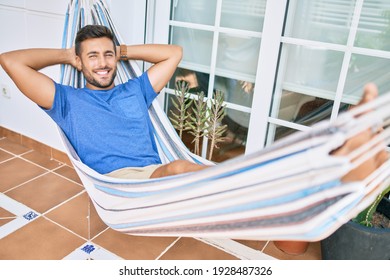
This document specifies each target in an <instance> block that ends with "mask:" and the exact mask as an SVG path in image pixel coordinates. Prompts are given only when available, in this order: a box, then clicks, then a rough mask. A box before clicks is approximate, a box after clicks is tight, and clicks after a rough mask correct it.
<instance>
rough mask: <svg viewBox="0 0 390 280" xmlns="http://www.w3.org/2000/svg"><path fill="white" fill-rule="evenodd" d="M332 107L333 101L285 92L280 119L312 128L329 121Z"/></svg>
mask: <svg viewBox="0 0 390 280" xmlns="http://www.w3.org/2000/svg"><path fill="white" fill-rule="evenodd" d="M332 106H333V101H332V100H327V99H323V98H319V97H315V96H310V95H305V94H300V93H297V92H292V91H286V90H285V91H283V93H282V98H281V100H280V104H279V109H278V118H279V119H282V120H285V121H289V122H294V123H297V124H301V125H306V126H310V125H312V124H314V123H316V122H319V121H321V120H324V119H329V118H330V116H331V113H332Z"/></svg>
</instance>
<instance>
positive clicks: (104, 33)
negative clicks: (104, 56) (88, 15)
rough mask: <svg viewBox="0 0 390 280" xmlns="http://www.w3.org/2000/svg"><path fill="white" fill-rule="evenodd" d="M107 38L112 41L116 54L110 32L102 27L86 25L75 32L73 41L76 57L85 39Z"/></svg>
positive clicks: (112, 36)
mask: <svg viewBox="0 0 390 280" xmlns="http://www.w3.org/2000/svg"><path fill="white" fill-rule="evenodd" d="M104 37H106V38H108V39H110V40H111V41H112V44H113V45H114V50H115V52H116V48H115V43H114V35H113V34H112V32H111V30H110V29H109V28H108V27H106V26H104V25H86V26H84V27H83V28H81V29H80V30H79V31H78V32H77V36H76V40H75V52H76V55H80V48H81V43H82V42H83V41H85V40H87V39H93V38H104Z"/></svg>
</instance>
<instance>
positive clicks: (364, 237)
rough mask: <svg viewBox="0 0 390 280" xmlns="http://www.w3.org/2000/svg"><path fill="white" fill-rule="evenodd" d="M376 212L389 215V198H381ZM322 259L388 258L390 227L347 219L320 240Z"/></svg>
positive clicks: (389, 254)
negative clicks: (374, 226)
mask: <svg viewBox="0 0 390 280" xmlns="http://www.w3.org/2000/svg"><path fill="white" fill-rule="evenodd" d="M377 212H379V213H382V214H383V215H385V216H386V217H388V218H389V217H390V200H389V199H388V198H383V199H382V201H381V202H380V203H379V205H378V208H377ZM321 252H322V259H323V260H388V259H390V229H389V228H386V229H381V228H373V227H366V226H363V225H360V224H357V223H355V222H352V221H349V222H348V223H346V224H344V225H343V226H341V227H340V228H339V229H338V230H337V231H336V232H334V233H333V234H332V235H331V236H329V237H328V238H326V239H324V240H322V241H321Z"/></svg>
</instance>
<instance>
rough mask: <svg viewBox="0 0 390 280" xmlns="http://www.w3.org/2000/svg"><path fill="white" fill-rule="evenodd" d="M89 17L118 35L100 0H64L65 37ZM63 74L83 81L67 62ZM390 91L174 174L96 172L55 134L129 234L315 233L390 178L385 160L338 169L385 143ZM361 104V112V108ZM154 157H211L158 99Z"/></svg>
mask: <svg viewBox="0 0 390 280" xmlns="http://www.w3.org/2000/svg"><path fill="white" fill-rule="evenodd" d="M86 24H101V25H105V26H107V27H109V28H110V29H111V30H112V31H113V33H114V35H115V38H116V39H115V43H116V44H117V45H119V44H121V43H123V41H122V39H121V38H120V35H119V33H118V31H117V29H116V27H115V25H114V22H113V20H112V18H111V17H110V14H109V12H108V9H107V7H106V4H105V3H104V1H102V0H89V1H87V0H74V1H70V4H69V6H68V11H67V13H66V18H65V26H64V35H63V45H62V46H63V47H64V48H68V47H72V46H73V42H74V38H75V34H76V33H77V30H79V29H80V28H81V27H82V26H84V25H86ZM140 73H141V72H140V69H139V68H138V66H137V64H136V63H135V61H126V62H125V61H120V62H119V63H118V75H117V77H116V80H115V83H116V84H118V83H123V82H125V81H127V80H128V79H129V78H132V77H135V76H138V75H140ZM61 83H63V84H66V85H71V86H74V87H83V86H84V78H83V76H82V74H81V73H79V72H77V71H76V70H75V69H74V68H72V67H71V66H69V65H66V66H63V67H62V76H61ZM388 103H390V95H385V96H382V97H380V98H378V99H377V100H375V101H373V102H370V103H368V104H365V105H364V106H361V107H359V108H356V109H353V110H351V111H349V112H347V113H344V114H342V115H341V116H340V117H339V118H338V119H337V120H336V121H335V122H333V123H332V124H330V123H328V122H321V123H319V124H317V125H316V126H314V127H313V128H312V129H311V130H309V131H306V132H301V133H295V134H294V135H291V136H288V137H286V138H284V139H282V140H281V141H278V142H276V143H275V144H274V145H272V146H270V147H267V148H265V149H263V150H262V151H259V152H256V153H253V154H251V155H246V156H239V157H237V158H234V159H231V160H228V161H225V162H223V163H220V164H218V165H215V166H212V167H210V168H208V169H205V170H202V171H199V172H196V173H188V174H180V175H176V176H170V177H164V178H157V179H147V180H129V179H119V178H111V177H107V176H104V175H102V174H99V173H97V172H95V171H94V170H92V169H91V168H89V167H88V166H86V165H85V164H83V163H82V162H81V161H80V159H79V157H78V156H77V153H76V151H75V150H74V149H73V147H72V146H71V144H70V142H69V141H68V139H67V137H66V135H65V134H64V133H63V132H62V130H61V129H60V128H59V133H60V136H61V139H62V140H63V143H64V146H65V148H66V151H67V153H68V155H69V158H70V159H71V161H72V164H73V165H74V167H75V170H76V171H77V173H78V175H79V177H80V179H81V180H82V182H83V185H84V187H85V189H86V190H87V192H88V194H89V196H90V198H91V201H92V202H93V204H94V206H95V208H96V210H97V212H98V214H99V216H100V217H101V219H102V220H103V221H104V222H105V223H106V224H107V225H108V226H109V227H111V228H113V229H115V230H118V231H121V232H123V233H126V234H137V235H150V236H188V237H201V238H232V239H254V240H308V241H316V240H320V239H323V238H325V237H327V236H329V235H330V234H331V233H333V232H334V231H335V230H336V229H337V228H338V227H340V226H341V225H342V224H343V223H345V222H347V221H348V220H349V219H351V218H352V217H354V216H355V215H356V214H357V213H359V212H360V211H361V210H363V209H365V208H366V207H367V206H368V205H369V204H370V203H371V202H372V201H374V200H375V198H376V196H377V195H378V194H379V193H380V192H381V191H382V190H384V188H385V187H386V186H387V185H388V184H389V183H390V180H389V177H390V176H389V175H390V171H389V170H390V168H389V165H390V163H389V161H387V162H385V163H384V164H383V165H382V166H381V167H380V168H378V169H377V170H375V171H374V172H373V173H372V174H370V176H368V177H367V178H366V179H365V180H364V181H362V182H350V183H343V182H341V181H340V178H341V177H342V176H343V175H345V174H346V173H348V172H349V171H350V170H351V169H353V168H354V167H356V166H358V165H359V164H360V163H361V162H364V161H365V160H366V159H367V158H369V157H372V156H373V155H375V153H377V152H378V150H380V149H383V148H384V146H386V145H388V143H389V142H390V141H389V138H390V131H389V129H387V125H388V123H389V116H390V112H389V110H388V109H386V107H387V108H388V106H389V104H388ZM363 112H368V113H365V114H362V113H363ZM149 113H150V117H151V120H152V123H153V126H154V134H155V139H156V143H157V145H158V151H159V154H160V157H161V160H162V161H163V162H164V163H167V162H170V161H173V160H175V159H187V160H190V161H193V162H197V163H199V164H209V165H213V163H212V162H210V161H207V160H206V159H204V158H202V157H199V156H197V155H195V154H193V153H191V152H190V151H189V150H188V149H187V148H186V147H185V145H184V144H183V142H182V141H181V139H180V138H179V136H178V135H177V133H176V131H175V129H174V128H173V127H172V125H171V123H170V122H169V120H168V118H167V116H166V114H165V113H164V111H163V110H162V109H161V108H160V106H159V104H158V102H157V101H156V100H155V101H154V102H153V104H152V107H151V108H150V110H149ZM378 126H379V127H383V126H385V129H383V130H382V131H381V132H380V133H378V134H377V136H376V137H374V138H373V139H372V140H371V141H369V142H368V143H367V144H365V145H363V146H361V147H360V148H359V149H357V150H355V151H353V152H352V153H350V154H349V155H346V156H344V157H335V156H331V155H329V154H330V153H331V151H333V150H335V149H337V148H339V147H340V146H341V145H342V144H343V143H345V141H346V140H348V139H350V138H351V137H353V136H355V135H357V134H358V133H360V132H362V131H364V130H366V129H370V128H373V129H375V128H376V127H378Z"/></svg>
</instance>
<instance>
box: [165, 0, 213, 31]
mask: <svg viewBox="0 0 390 280" xmlns="http://www.w3.org/2000/svg"><path fill="white" fill-rule="evenodd" d="M216 6H217V0H196V1H194V0H175V1H172V19H173V20H176V21H184V22H192V23H199V24H206V25H214V23H215V11H216Z"/></svg>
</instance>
